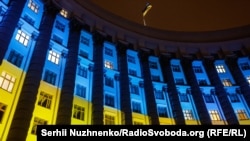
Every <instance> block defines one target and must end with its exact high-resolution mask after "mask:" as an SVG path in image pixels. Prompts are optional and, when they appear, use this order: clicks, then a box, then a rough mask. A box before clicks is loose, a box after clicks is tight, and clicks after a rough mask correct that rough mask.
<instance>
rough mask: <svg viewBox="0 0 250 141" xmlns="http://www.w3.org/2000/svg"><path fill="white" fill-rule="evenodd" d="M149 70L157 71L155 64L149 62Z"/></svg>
mask: <svg viewBox="0 0 250 141" xmlns="http://www.w3.org/2000/svg"><path fill="white" fill-rule="evenodd" d="M149 68H151V69H158V66H157V63H156V62H151V61H149Z"/></svg>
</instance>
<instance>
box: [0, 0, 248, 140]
mask: <svg viewBox="0 0 250 141" xmlns="http://www.w3.org/2000/svg"><path fill="white" fill-rule="evenodd" d="M92 9H95V10H92ZM0 47H1V51H0V60H1V62H0V63H1V64H0V73H1V75H0V140H27V141H33V140H36V126H37V125H38V124H58V125H59V124H71V125H74V124H80V125H136V124H137V125H246V124H250V120H249V117H250V110H249V106H250V97H249V95H250V87H249V84H250V61H249V51H250V27H249V26H245V27H239V28H234V29H228V30H223V31H214V32H199V33H198V32H195V33H191V32H173V31H161V30H157V29H152V28H148V27H145V26H141V25H138V24H135V23H131V22H129V21H126V20H124V19H120V18H119V17H116V16H114V15H111V14H110V13H107V12H105V11H102V10H101V9H98V7H96V6H95V5H93V4H91V2H88V1H86V3H85V4H84V5H80V4H79V3H77V2H75V1H68V0H44V1H40V0H11V1H8V0H5V1H3V0H2V1H0Z"/></svg>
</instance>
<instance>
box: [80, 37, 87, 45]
mask: <svg viewBox="0 0 250 141" xmlns="http://www.w3.org/2000/svg"><path fill="white" fill-rule="evenodd" d="M80 42H81V43H82V44H84V45H86V46H89V39H88V38H85V37H84V36H81V40H80Z"/></svg>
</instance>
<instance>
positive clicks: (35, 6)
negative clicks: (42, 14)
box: [28, 0, 39, 13]
mask: <svg viewBox="0 0 250 141" xmlns="http://www.w3.org/2000/svg"><path fill="white" fill-rule="evenodd" d="M28 7H29V8H30V9H31V10H32V11H34V12H35V13H38V9H39V7H38V5H37V4H36V3H35V2H33V0H30V1H29V3H28Z"/></svg>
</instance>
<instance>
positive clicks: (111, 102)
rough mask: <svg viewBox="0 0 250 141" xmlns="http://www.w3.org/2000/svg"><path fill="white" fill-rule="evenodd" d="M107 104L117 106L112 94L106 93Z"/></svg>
mask: <svg viewBox="0 0 250 141" xmlns="http://www.w3.org/2000/svg"><path fill="white" fill-rule="evenodd" d="M105 105H107V106H111V107H114V106H115V98H114V96H112V95H109V94H106V95H105Z"/></svg>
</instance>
